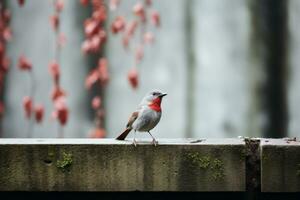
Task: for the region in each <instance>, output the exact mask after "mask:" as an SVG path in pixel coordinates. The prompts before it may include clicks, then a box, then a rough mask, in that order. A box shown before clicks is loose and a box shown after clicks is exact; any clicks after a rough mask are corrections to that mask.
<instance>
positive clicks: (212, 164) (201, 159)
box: [187, 152, 225, 180]
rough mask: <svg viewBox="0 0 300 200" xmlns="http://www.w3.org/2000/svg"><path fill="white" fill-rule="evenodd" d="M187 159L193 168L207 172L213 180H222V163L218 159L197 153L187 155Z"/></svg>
mask: <svg viewBox="0 0 300 200" xmlns="http://www.w3.org/2000/svg"><path fill="white" fill-rule="evenodd" d="M187 158H188V160H189V161H190V162H191V163H192V165H193V166H195V167H199V168H200V169H202V170H209V172H210V173H211V177H212V178H213V179H214V180H221V179H224V176H225V174H224V163H223V161H221V160H220V159H218V158H212V157H211V156H202V155H200V154H199V153H198V152H193V153H188V154H187Z"/></svg>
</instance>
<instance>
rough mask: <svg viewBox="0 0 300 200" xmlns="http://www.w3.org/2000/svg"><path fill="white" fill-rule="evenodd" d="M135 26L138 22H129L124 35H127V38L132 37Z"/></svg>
mask: <svg viewBox="0 0 300 200" xmlns="http://www.w3.org/2000/svg"><path fill="white" fill-rule="evenodd" d="M137 26H138V22H137V21H136V20H134V21H132V22H130V23H129V24H128V26H127V30H126V34H128V35H129V36H133V35H134V32H135V30H136V28H137Z"/></svg>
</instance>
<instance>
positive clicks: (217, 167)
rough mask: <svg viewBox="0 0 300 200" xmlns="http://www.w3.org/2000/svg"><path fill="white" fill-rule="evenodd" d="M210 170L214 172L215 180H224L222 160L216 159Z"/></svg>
mask: <svg viewBox="0 0 300 200" xmlns="http://www.w3.org/2000/svg"><path fill="white" fill-rule="evenodd" d="M210 169H211V170H212V177H213V179H215V180H220V179H223V178H224V176H225V174H224V163H223V162H222V161H221V160H220V159H217V158H215V159H214V160H213V161H212V162H211V166H210Z"/></svg>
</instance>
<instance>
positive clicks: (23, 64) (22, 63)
mask: <svg viewBox="0 0 300 200" xmlns="http://www.w3.org/2000/svg"><path fill="white" fill-rule="evenodd" d="M18 66H19V69H20V70H24V71H30V70H31V69H32V64H31V62H30V61H29V60H28V59H27V58H26V57H25V56H24V55H21V56H20V57H19V62H18Z"/></svg>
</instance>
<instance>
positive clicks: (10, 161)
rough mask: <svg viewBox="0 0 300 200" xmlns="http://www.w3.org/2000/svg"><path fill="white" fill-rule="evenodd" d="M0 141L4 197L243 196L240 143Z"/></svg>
mask: <svg viewBox="0 0 300 200" xmlns="http://www.w3.org/2000/svg"><path fill="white" fill-rule="evenodd" d="M139 143H140V145H139V146H137V147H134V146H133V145H132V144H131V140H130V139H128V141H124V142H123V141H116V140H113V139H99V140H98V139H0V191H134V190H140V191H245V143H244V141H243V140H242V139H219V140H218V139H206V140H197V139H185V140H182V139H178V140H169V139H168V140H164V139H160V140H159V146H157V147H154V146H152V145H150V144H149V143H150V140H147V141H146V140H143V141H139Z"/></svg>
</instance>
